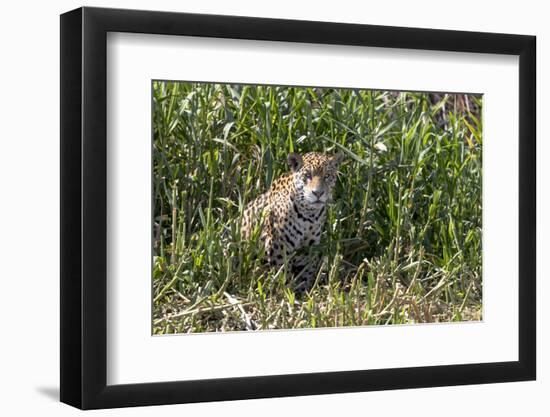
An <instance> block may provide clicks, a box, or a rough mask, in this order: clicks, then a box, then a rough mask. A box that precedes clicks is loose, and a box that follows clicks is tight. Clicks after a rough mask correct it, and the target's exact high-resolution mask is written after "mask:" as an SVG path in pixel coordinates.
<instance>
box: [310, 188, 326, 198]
mask: <svg viewBox="0 0 550 417" xmlns="http://www.w3.org/2000/svg"><path fill="white" fill-rule="evenodd" d="M311 192H312V193H313V195H314V196H315V197H317V198H321V196H322V195H323V194H324V193H325V192H324V191H323V190H317V191H315V190H312V191H311Z"/></svg>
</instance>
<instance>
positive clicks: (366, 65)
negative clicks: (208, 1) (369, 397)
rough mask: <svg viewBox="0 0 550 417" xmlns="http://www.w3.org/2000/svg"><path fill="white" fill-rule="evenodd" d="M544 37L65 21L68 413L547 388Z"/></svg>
mask: <svg viewBox="0 0 550 417" xmlns="http://www.w3.org/2000/svg"><path fill="white" fill-rule="evenodd" d="M535 103H536V100H535V37H532V36H525V35H509V34H493V33H474V32H459V31H446V30H431V29H414V28H398V27H385V26H371V25H356V24H341V23H327V22H312V21H292V20H275V19H265V18H252V17H236V16H215V15H197V14H185V13H168V12H150V11H135V10H117V9H99V8H87V7H85V8H80V9H77V10H74V11H71V12H68V13H65V14H63V15H62V16H61V311H60V314H61V401H63V402H65V403H67V404H70V405H73V406H75V407H79V408H82V409H91V408H110V407H124V406H139V405H155V404H172V403H186V402H200V401H217V400H233V399H247V398H262V397H277V396H297V395H313V394H326V393H342V392H353V391H369V390H387V389H399V388H420V387H434V386H445V385H461V384H480V383H495V382H505V381H523V380H533V379H535V375H536V351H535V345H536V343H535V338H536V332H535V328H536V317H535V287H536V285H535V252H536V251H535V248H536V238H535V236H536V233H535V232H536V222H535V219H536V195H535V178H536V177H535Z"/></svg>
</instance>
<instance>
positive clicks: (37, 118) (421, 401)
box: [0, 0, 550, 417]
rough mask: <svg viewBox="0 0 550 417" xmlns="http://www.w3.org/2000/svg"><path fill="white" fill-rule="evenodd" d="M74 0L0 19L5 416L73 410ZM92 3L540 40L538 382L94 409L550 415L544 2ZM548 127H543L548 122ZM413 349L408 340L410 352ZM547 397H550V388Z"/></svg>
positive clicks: (8, 12)
mask: <svg viewBox="0 0 550 417" xmlns="http://www.w3.org/2000/svg"><path fill="white" fill-rule="evenodd" d="M81 5H82V3H80V2H77V1H72V0H60V1H57V2H56V3H47V2H38V1H35V2H31V1H26V2H24V1H19V2H17V3H16V2H7V3H5V4H3V7H2V13H1V15H0V30H1V37H0V43H1V49H0V51H1V53H0V57H1V58H0V62H1V64H0V73H1V77H0V80H1V84H0V85H1V87H0V94H1V95H0V132H1V133H0V135H1V136H0V139H1V150H0V172H1V176H0V183H1V188H0V190H1V192H2V199H1V203H0V220H1V224H2V229H1V230H2V233H1V234H0V236H1V237H0V245H1V249H2V250H1V252H0V253H1V254H2V256H1V258H0V259H1V261H2V262H1V264H0V277H1V281H0V282H1V291H2V292H1V301H0V323H1V329H2V342H1V343H0V398H1V400H0V413H1V414H2V415H8V416H11V415H35V414H38V413H40V415H59V416H65V415H75V414H77V411H76V410H75V409H72V408H71V407H68V406H66V405H63V404H60V403H58V400H57V397H58V392H59V385H58V380H59V370H58V369H59V360H58V356H59V353H58V349H59V342H58V340H59V324H58V311H59V278H58V277H59V214H58V213H59V17H58V15H59V14H60V13H62V12H64V11H67V10H70V9H73V8H76V7H79V6H81ZM86 5H89V6H103V7H123V8H138V9H157V10H169V11H181V12H184V11H185V12H198V13H216V14H234V15H235V14H236V15H249V16H263V17H280V18H291V19H309V20H325V21H341V22H350V23H351V22H353V23H370V24H380V25H394V26H415V27H431V28H441V29H459V30H473V31H492V32H509V33H522V34H533V35H537V37H538V69H537V70H538V88H537V94H538V130H537V135H538V143H539V147H538V195H539V197H538V212H539V215H538V231H539V235H538V236H539V239H538V258H539V262H538V277H539V280H538V281H539V284H538V306H539V307H538V351H539V355H538V381H536V382H527V383H508V384H494V385H482V386H467V387H448V388H432V389H422V390H402V391H388V392H376V393H358V394H344V395H324V396H312V397H299V398H283V399H267V400H254V401H236V402H228V403H209V404H193V405H178V406H164V407H145V408H138V409H119V410H108V411H100V412H96V413H94V415H102V416H103V415H115V414H116V415H119V414H120V415H128V416H130V415H131V416H134V415H138V416H148V415H155V416H164V415H182V414H185V415H207V416H210V415H212V416H213V415H219V414H222V413H223V415H224V416H237V415H238V416H240V417H243V416H249V415H250V416H255V415H268V416H269V415H273V416H278V415H281V414H289V413H290V414H291V415H313V414H315V415H319V416H325V415H326V416H328V415H335V414H342V413H351V414H356V413H360V414H366V415H368V414H372V415H390V416H391V415H407V416H432V415H438V416H439V415H445V416H449V417H450V416H464V415H476V416H477V415H499V416H507V415H518V414H521V415H533V416H538V415H547V413H548V412H550V405H549V403H548V400H547V392H549V391H550V382H549V379H550V362H549V360H548V353H547V352H548V351H549V345H550V326H549V325H548V322H549V321H550V313H549V310H548V309H547V308H546V305H545V298H546V297H545V294H547V293H548V292H549V291H550V285H549V283H548V281H547V280H545V277H546V276H548V274H549V273H550V266H549V264H548V262H546V261H545V257H546V256H547V254H548V251H549V250H550V220H549V218H548V217H547V216H544V215H541V214H542V213H544V212H546V211H548V210H549V209H550V189H549V188H548V187H547V186H545V185H546V184H547V181H548V180H549V179H550V164H546V166H543V163H544V162H545V161H546V160H547V158H548V157H550V146H549V144H548V143H547V142H545V141H543V140H542V139H543V137H544V136H547V135H548V128H547V127H546V124H545V120H544V115H547V113H548V105H547V103H546V100H543V99H542V98H545V97H547V96H550V84H549V83H548V81H547V80H545V79H544V72H546V74H548V73H549V72H548V61H549V59H550V48H549V47H548V42H549V41H550V26H548V22H547V16H548V11H547V10H545V9H546V8H545V4H544V2H541V1H535V0H523V1H521V2H518V1H514V2H510V1H500V2H480V1H479V0H461V1H460V2H456V3H453V4H451V3H449V4H446V3H444V2H441V1H428V0H425V1H414V2H412V1H407V0H394V1H391V2H389V1H388V2H383V1H379V2H376V3H371V2H354V1H352V0H339V1H337V2H335V1H324V0H323V1H320V0H317V1H315V2H307V1H304V0H303V1H301V2H300V1H297V0H277V1H269V2H259V1H253V0H250V1H247V0H232V1H230V2H227V1H223V0H200V1H198V0H197V1H195V2H182V1H175V0H172V1H169V0H157V1H154V2H153V1H151V0H150V1H145V0H133V1H132V0H124V1H118V2H115V1H93V0H88V1H87V2H86ZM543 126H544V129H543ZM403 354H404V355H406V346H404V347H403ZM544 394H546V395H544Z"/></svg>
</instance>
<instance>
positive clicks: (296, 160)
mask: <svg viewBox="0 0 550 417" xmlns="http://www.w3.org/2000/svg"><path fill="white" fill-rule="evenodd" d="M303 164H304V161H303V159H302V155H300V154H297V153H291V154H289V155H288V165H290V169H291V170H292V172H296V171H298V170H299V169H300V168H302V165H303Z"/></svg>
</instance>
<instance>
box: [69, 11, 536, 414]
mask: <svg viewBox="0 0 550 417" xmlns="http://www.w3.org/2000/svg"><path fill="white" fill-rule="evenodd" d="M108 32H131V33H146V34H162V35H175V36H177V35H186V36H199V37H215V38H235V39H254V40H267V41H285V42H305V43H320V44H333V45H356V46H371V47H381V48H402V49H420V50H439V51H456V52H475V53H490V54H506V55H516V56H519V103H517V104H518V112H519V132H518V137H519V155H518V158H519V242H518V244H519V245H518V247H519V294H518V296H519V321H518V323H519V347H518V348H519V350H518V352H519V360H518V361H514V362H497V363H477V364H468V365H445V366H428V367H413V368H397V369H376V370H356V371H343V372H328V373H309V374H291V375H274V376H255V377H240V378H225V379H209V380H199V381H172V382H162V383H147V382H145V383H140V384H131V385H112V386H109V385H107V383H106V375H107V341H106V329H107V312H106V307H107V305H106V299H107V284H106V281H107V279H106V278H107V277H106V267H107V265H106V258H107V253H106V247H107V246H106V245H107V181H108V178H107V143H106V142H107V140H106V128H107V111H106V95H107V91H106V90H107V87H106V86H107V82H106V81H107V73H106V59H107V58H106V46H107V42H106V39H107V33H108ZM535 50H536V38H535V37H534V36H523V35H510V34H494V33H481V32H461V31H448V30H431V29H414V28H403V27H387V26H371V25H357V24H341V23H323V22H312V21H293V20H277V19H265V18H252V17H234V16H217V15H199V14H186V13H170V12H152V11H136V10H120V9H102V8H88V7H84V8H79V9H77V10H73V11H71V12H68V13H65V14H63V15H61V53H60V57H61V92H60V93H61V260H60V261H61V309H60V315H61V352H60V354H61V358H60V359H61V381H60V383H61V401H62V402H64V403H67V404H70V405H72V406H75V407H78V408H82V409H94V408H111V407H123V406H142V405H156V404H174V403H189V402H201V401H217V400H237V399H249V398H263V397H282V396H298V395H312V394H328V393H343V392H357V391H370V390H372V391H375V390H387V389H401V388H421V387H434V386H448V385H463V384H481V383H496V382H505V381H524V380H533V379H535V377H536V346H535V345H536V317H535V310H536V305H535V298H536V297H535V292H536V282H535V279H536V276H535V275H536V268H535V265H536V262H535V261H536V259H535V258H536V187H535V186H536V164H535V161H536V157H535V156H536V145H535V121H536V120H535V107H536V97H535V87H536V84H535V83H536V81H535V80H536V77H535V75H536V73H535V67H536V65H535V63H536V56H535Z"/></svg>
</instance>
